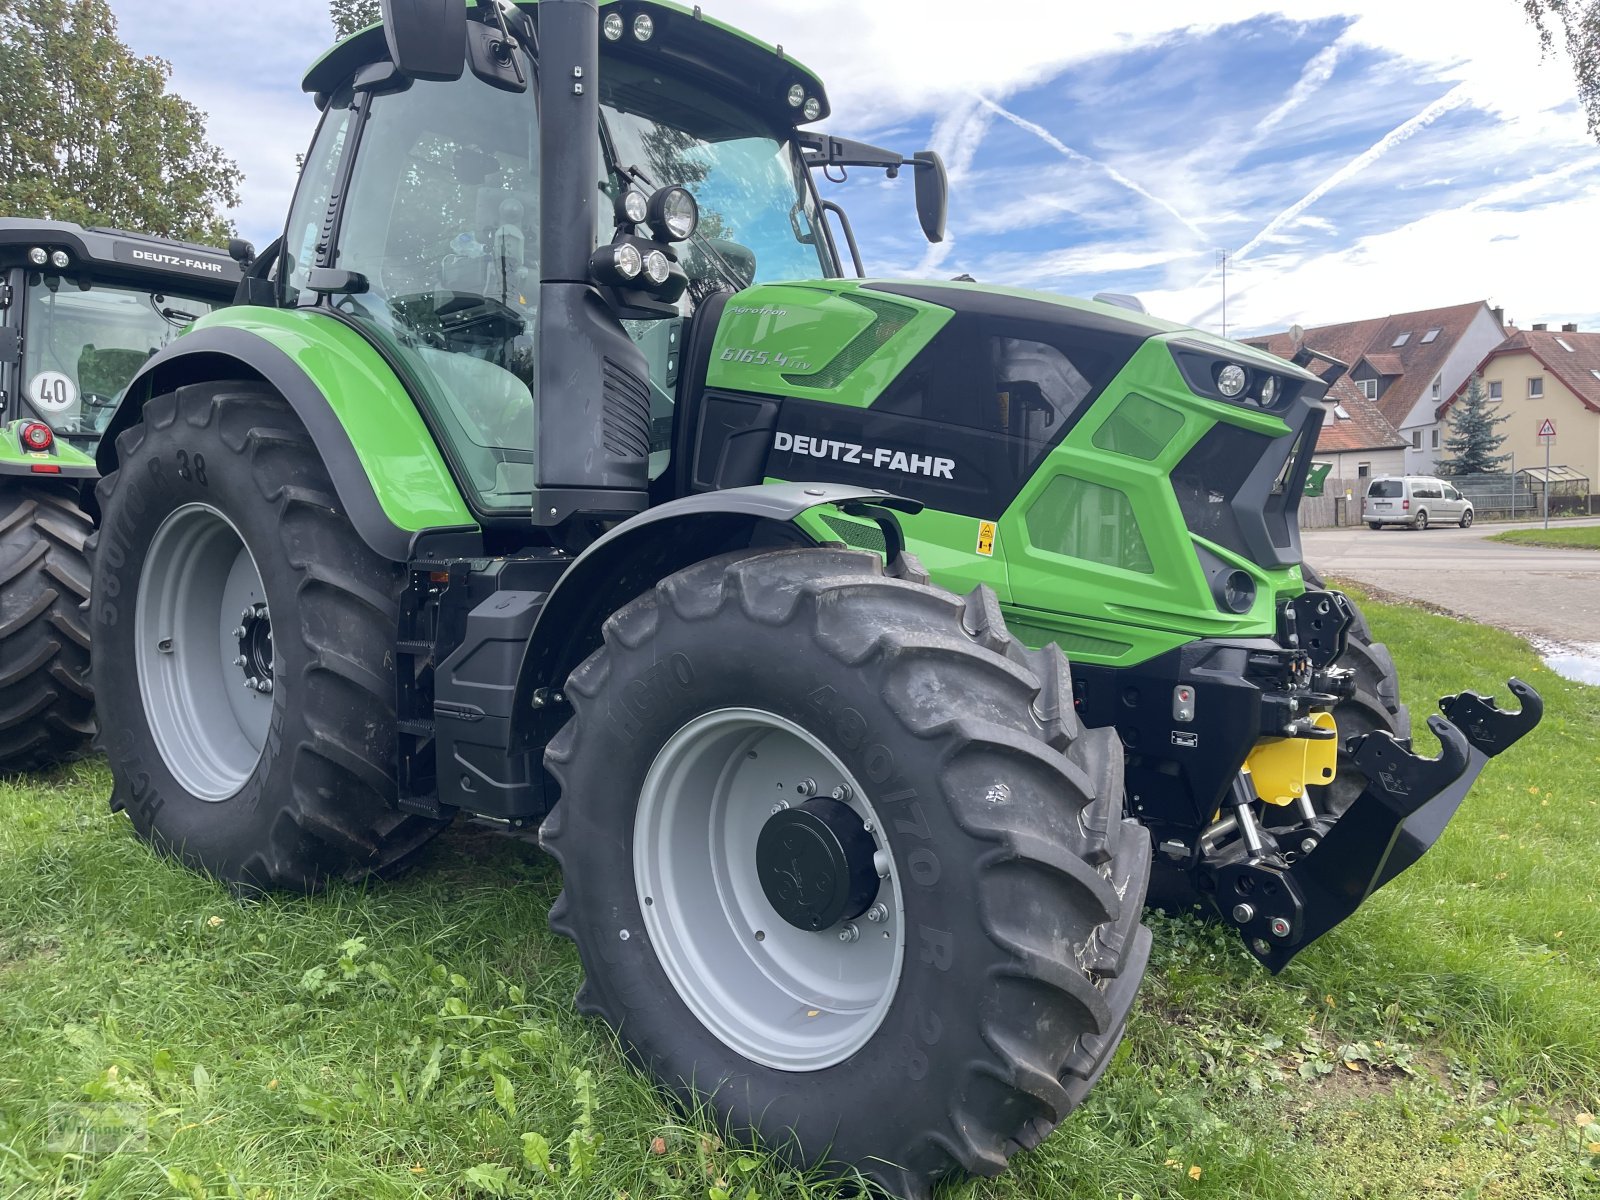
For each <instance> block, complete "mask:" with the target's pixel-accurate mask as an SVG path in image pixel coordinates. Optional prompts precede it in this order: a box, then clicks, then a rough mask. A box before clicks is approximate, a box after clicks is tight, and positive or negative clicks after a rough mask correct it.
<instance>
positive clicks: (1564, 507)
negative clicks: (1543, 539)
mask: <svg viewBox="0 0 1600 1200" xmlns="http://www.w3.org/2000/svg"><path fill="white" fill-rule="evenodd" d="M1370 482H1371V480H1368V479H1340V478H1338V477H1337V476H1332V477H1329V478H1328V479H1327V480H1326V481H1325V482H1324V483H1323V486H1322V495H1320V496H1305V497H1302V499H1301V501H1300V528H1302V529H1334V528H1337V527H1339V526H1352V525H1360V524H1361V497H1362V496H1363V495H1365V494H1366V490H1367V484H1368V483H1370ZM1448 482H1450V483H1451V484H1453V485H1454V486H1455V487H1456V488H1457V489H1459V490H1460V492H1461V494H1462V495H1463V496H1465V497H1466V498H1467V499H1468V500H1471V501H1472V509H1473V512H1474V514H1475V515H1476V516H1477V517H1478V519H1479V520H1489V521H1536V520H1538V519H1539V518H1540V517H1542V516H1543V515H1544V496H1543V494H1542V492H1541V490H1540V482H1539V481H1538V480H1531V481H1530V479H1529V477H1528V476H1527V474H1525V473H1520V474H1517V475H1512V474H1511V473H1510V472H1492V473H1490V474H1486V475H1454V476H1450V477H1449V479H1448ZM1593 486H1594V484H1592V483H1590V482H1588V481H1585V482H1584V483H1583V484H1582V485H1581V486H1575V487H1570V488H1568V487H1565V486H1564V485H1562V484H1555V485H1553V486H1552V487H1551V489H1550V515H1551V516H1553V517H1577V516H1592V515H1593V513H1594V506H1595V501H1596V499H1600V497H1596V496H1595V495H1593V494H1592V493H1591V492H1590V488H1592V487H1593ZM1346 493H1348V497H1347V496H1346Z"/></svg>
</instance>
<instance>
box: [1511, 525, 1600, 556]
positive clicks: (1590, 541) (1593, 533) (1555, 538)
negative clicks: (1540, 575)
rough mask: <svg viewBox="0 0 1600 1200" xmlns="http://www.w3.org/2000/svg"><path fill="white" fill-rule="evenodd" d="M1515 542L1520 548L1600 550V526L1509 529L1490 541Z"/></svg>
mask: <svg viewBox="0 0 1600 1200" xmlns="http://www.w3.org/2000/svg"><path fill="white" fill-rule="evenodd" d="M1489 540H1490V541H1491V542H1514V543H1515V544H1517V545H1519V546H1557V547H1561V548H1563V549H1566V548H1571V547H1576V548H1578V549H1581V550H1600V525H1579V526H1578V527H1576V528H1570V529H1561V528H1554V529H1508V530H1506V531H1505V532H1504V533H1497V534H1495V535H1494V536H1493V537H1491V538H1490V539H1489Z"/></svg>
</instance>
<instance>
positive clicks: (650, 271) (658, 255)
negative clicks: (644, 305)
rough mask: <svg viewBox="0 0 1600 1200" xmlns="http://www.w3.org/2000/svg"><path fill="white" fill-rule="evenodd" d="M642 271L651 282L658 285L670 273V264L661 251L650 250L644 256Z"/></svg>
mask: <svg viewBox="0 0 1600 1200" xmlns="http://www.w3.org/2000/svg"><path fill="white" fill-rule="evenodd" d="M644 273H645V277H646V278H648V279H649V280H650V282H651V283H653V284H655V285H656V286H657V287H660V286H661V285H662V284H663V283H665V282H666V281H667V277H668V276H669V275H671V274H672V264H671V263H670V262H668V261H667V256H666V254H665V253H664V252H663V251H660V250H652V251H650V253H649V254H646V255H645V256H644Z"/></svg>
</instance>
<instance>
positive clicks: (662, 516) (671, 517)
mask: <svg viewBox="0 0 1600 1200" xmlns="http://www.w3.org/2000/svg"><path fill="white" fill-rule="evenodd" d="M824 505H833V506H836V507H839V508H841V509H844V510H845V511H846V512H851V513H852V514H854V515H863V516H870V517H872V518H873V519H874V520H876V521H877V522H878V524H879V526H880V527H881V528H882V529H883V531H884V538H885V541H886V542H887V544H888V547H889V558H890V560H891V561H893V560H894V559H895V558H897V557H898V556H899V554H900V552H901V551H902V550H903V548H904V545H905V542H904V539H903V538H902V536H901V533H900V529H899V525H898V523H897V522H896V521H895V520H894V517H893V515H892V513H891V512H890V511H889V510H891V509H892V510H896V511H899V512H903V513H916V512H920V511H921V509H922V505H921V504H919V503H917V502H916V501H914V500H905V499H901V498H900V497H898V496H891V495H889V494H888V493H886V492H881V491H875V490H871V489H868V488H858V487H841V486H838V485H834V484H813V483H770V484H762V485H759V486H756V487H743V488H730V489H727V490H725V491H718V492H703V493H700V494H699V495H694V496H686V497H684V498H683V499H681V500H673V501H671V502H669V503H667V504H662V505H659V506H657V507H655V508H652V509H650V510H649V511H648V512H644V513H641V514H639V515H638V516H636V517H634V518H632V519H631V520H628V521H624V522H623V523H622V524H620V525H618V526H616V527H615V528H613V529H612V530H610V531H609V532H608V533H606V535H605V536H604V537H602V538H600V539H599V540H598V541H596V542H595V543H594V544H593V545H591V546H590V547H589V548H588V549H587V550H585V551H584V552H583V553H582V554H581V555H579V556H578V558H577V559H576V560H575V561H574V562H573V564H572V566H570V567H569V568H567V570H566V572H565V573H564V574H563V575H562V576H561V579H560V580H559V581H558V582H557V583H556V586H555V587H554V588H553V589H552V590H551V592H550V596H549V598H548V599H547V600H546V601H545V604H544V607H543V609H542V610H541V611H540V613H539V618H538V621H537V622H536V623H535V625H534V628H533V636H532V637H531V638H529V640H528V649H527V652H526V653H525V654H524V655H523V659H522V666H521V668H520V670H519V671H518V673H517V690H516V698H515V701H514V704H513V709H512V712H513V715H512V721H511V750H512V752H513V753H525V752H528V751H531V750H532V749H534V748H535V747H537V746H539V745H542V744H543V743H544V742H545V741H548V740H549V738H550V737H551V736H553V735H554V733H555V731H556V729H557V728H559V727H560V724H561V720H562V719H563V718H561V717H558V716H557V715H556V714H555V713H553V712H552V711H551V709H550V707H549V706H548V705H547V703H546V696H547V693H549V692H559V691H560V689H561V688H562V687H563V686H564V685H565V683H566V679H567V676H568V675H569V674H571V673H572V671H573V670H574V668H576V667H577V666H578V664H579V663H581V662H583V660H584V659H586V658H588V657H589V655H590V654H592V653H594V651H595V650H597V649H599V647H600V642H601V629H602V627H603V626H604V625H605V622H606V619H607V618H608V617H610V616H611V614H612V613H614V612H616V611H617V610H618V609H620V608H621V607H623V605H625V604H627V603H628V602H629V601H631V600H633V599H634V598H635V597H636V596H639V595H642V594H643V593H644V592H646V591H648V590H650V589H651V588H653V587H654V586H655V585H656V584H658V583H660V582H661V581H662V580H663V579H665V578H666V577H667V576H669V575H671V574H673V573H675V572H677V571H681V570H683V569H684V568H685V567H689V566H692V565H693V564H695V563H697V562H703V561H705V560H706V559H708V558H711V557H713V556H714V555H717V554H722V553H724V552H726V551H729V550H737V549H742V548H744V547H747V546H759V545H767V544H770V545H774V546H779V545H815V544H817V540H816V538H815V537H813V536H812V535H811V534H809V533H807V532H806V531H805V530H804V529H803V528H802V527H801V526H800V525H797V524H796V523H795V522H796V519H797V518H799V517H800V516H801V515H803V514H804V513H806V512H809V511H810V510H811V509H814V508H819V507H822V506H824Z"/></svg>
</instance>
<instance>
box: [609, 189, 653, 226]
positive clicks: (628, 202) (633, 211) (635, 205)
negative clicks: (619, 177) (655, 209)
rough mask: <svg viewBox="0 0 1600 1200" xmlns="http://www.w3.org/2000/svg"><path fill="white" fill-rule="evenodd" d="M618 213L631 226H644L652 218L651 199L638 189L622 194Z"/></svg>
mask: <svg viewBox="0 0 1600 1200" xmlns="http://www.w3.org/2000/svg"><path fill="white" fill-rule="evenodd" d="M617 211H618V213H619V214H620V215H621V217H622V219H623V220H624V221H626V222H627V223H628V224H629V225H643V224H644V223H645V221H646V220H647V219H648V218H649V216H650V198H649V197H648V196H646V195H645V194H644V193H643V192H641V191H639V190H638V189H637V188H629V189H628V190H627V191H625V192H623V193H622V199H621V201H620V202H619V203H618V205H617Z"/></svg>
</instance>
